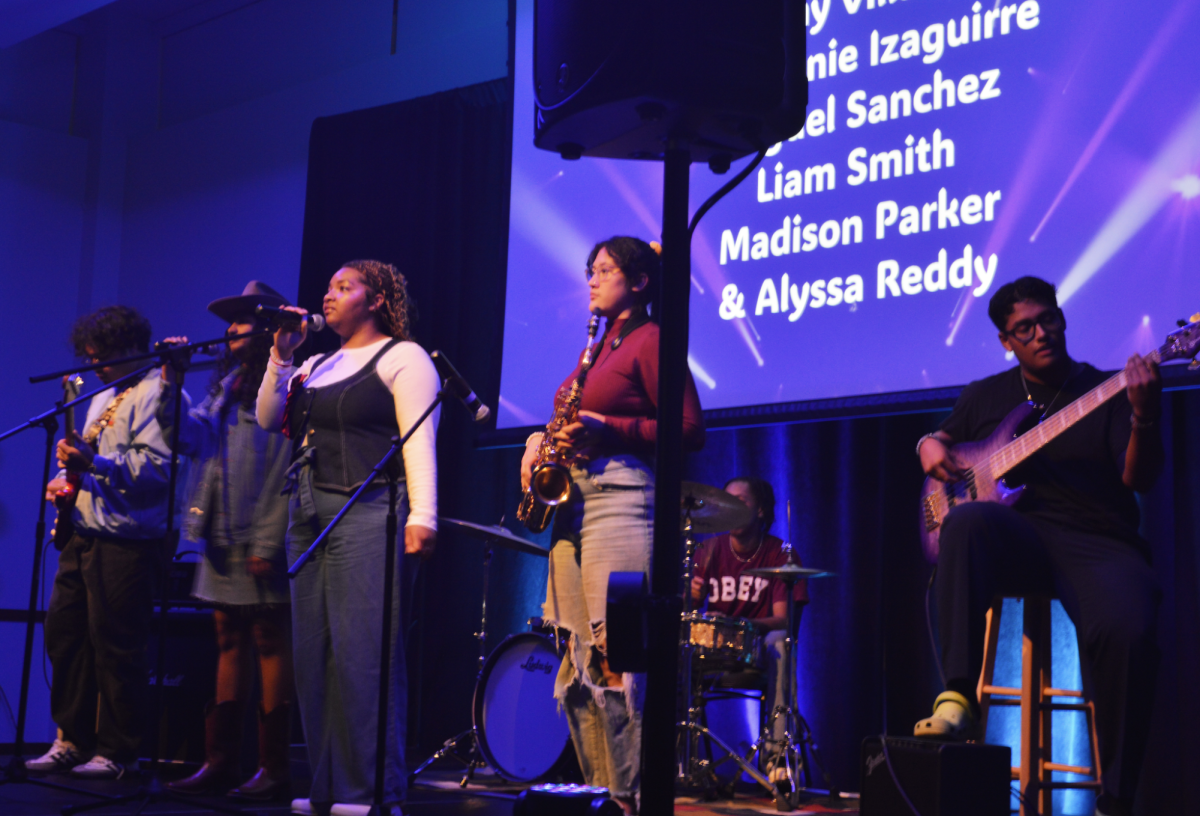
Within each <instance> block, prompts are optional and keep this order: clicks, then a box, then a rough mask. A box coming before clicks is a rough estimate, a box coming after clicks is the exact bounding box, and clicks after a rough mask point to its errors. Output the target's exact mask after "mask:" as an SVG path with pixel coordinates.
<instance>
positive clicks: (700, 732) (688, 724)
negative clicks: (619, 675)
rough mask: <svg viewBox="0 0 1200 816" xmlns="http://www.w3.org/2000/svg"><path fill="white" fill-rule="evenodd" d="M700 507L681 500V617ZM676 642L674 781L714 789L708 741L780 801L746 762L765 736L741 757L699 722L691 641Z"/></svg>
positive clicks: (688, 604)
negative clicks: (679, 702)
mask: <svg viewBox="0 0 1200 816" xmlns="http://www.w3.org/2000/svg"><path fill="white" fill-rule="evenodd" d="M702 507H704V499H701V498H696V497H694V496H684V497H683V508H684V517H683V535H684V558H683V575H684V592H683V615H684V617H685V618H686V616H687V615H689V614H690V613H691V611H692V578H693V575H694V573H695V567H696V538H695V536H694V535H693V532H692V511H693V510H699V509H700V508H702ZM680 640H681V641H682V642H681V645H680V655H679V660H680V665H681V666H682V669H683V678H682V681H681V683H680V685H681V686H682V687H683V694H684V712H683V713H684V719H683V721H682V722H680V723H678V724H677V728H678V729H679V742H680V750H679V772H678V775H677V778H678V781H679V782H680V783H681V784H682V785H683V786H684V787H687V788H695V789H700V790H702V791H704V792H705V793H706V794H707V793H710V792H711V791H713V790H714V789H715V788H716V787H717V785H716V782H717V780H716V775H715V773H714V771H713V769H714V768H715V767H716V766H717V765H719V764H721V763H720V762H713V761H711V760H707V759H701V758H700V756H699V754H700V741H701V740H702V739H705V740H708V741H710V743H711V742H715V743H716V744H717V746H718V747H719V748H720V749H721V750H722V751H724V752H725V753H726V754H727V755H728V756H727V757H726V758H728V759H732V760H733V761H734V762H736V763H737V765H738V767H740V768H741V769H742V770H743V771H744V772H746V773H747V774H749V775H750V776H751V777H752V778H753V779H754V780H755V781H756V782H758V783H759V784H760V785H762V786H763V787H764V788H766V789H767V791H768V792H769V793H770V794H771V795H772V796H773V797H774V798H775V801H776V802H777V803H778V802H781V801H783V795H782V794H781V793H780V792H779V789H778V788H776V787H775V785H774V784H772V783H771V781H770V780H769V779H768V778H767V777H766V776H765V775H764V774H763V773H762V771H760V770H759V769H758V768H756V767H755V766H754V765H753V764H751V762H750V759H751V758H752V757H753V756H754V752H755V751H757V750H758V748H759V744H760V743H761V742H762V741H763V739H764V738H765V735H766V733H767V732H766V731H765V730H764V732H763V736H760V738H759V743H756V744H755V745H754V747H753V748H752V749H751V752H750V754H749V755H748V756H746V757H744V758H743V757H742V755H741V754H739V753H738V752H737V751H735V750H733V749H732V748H730V747H729V745H728V744H726V742H725V741H724V740H723V739H721V738H720V737H718V736H717V735H716V734H714V733H713V732H712V731H711V730H709V728H708V726H707V724H705V723H702V722H701V721H700V707H699V706H698V705H697V704H696V698H697V696H698V695H697V689H696V683H695V680H694V678H693V676H692V659H693V654H692V644H691V638H690V637H689V638H681V639H680ZM710 753H711V752H710ZM724 760H725V758H722V760H721V762H724ZM786 809H787V810H791V809H792V808H791V807H788V808H786Z"/></svg>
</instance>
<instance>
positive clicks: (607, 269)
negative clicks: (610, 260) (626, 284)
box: [584, 266, 621, 281]
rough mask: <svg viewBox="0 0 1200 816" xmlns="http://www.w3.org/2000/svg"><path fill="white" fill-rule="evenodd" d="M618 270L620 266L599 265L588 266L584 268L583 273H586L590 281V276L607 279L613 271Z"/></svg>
mask: <svg viewBox="0 0 1200 816" xmlns="http://www.w3.org/2000/svg"><path fill="white" fill-rule="evenodd" d="M620 271H621V267H619V266H601V267H596V266H589V267H588V268H587V269H586V270H585V272H584V274H585V275H587V279H588V280H589V281H591V279H592V278H596V279H597V280H607V279H609V278H611V277H612V276H613V275H614V274H615V273H617V272H620Z"/></svg>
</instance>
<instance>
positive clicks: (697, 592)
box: [692, 476, 808, 782]
mask: <svg viewBox="0 0 1200 816" xmlns="http://www.w3.org/2000/svg"><path fill="white" fill-rule="evenodd" d="M725 491H726V492H727V493H729V494H730V495H732V496H735V497H737V498H738V499H740V500H741V501H742V502H743V503H744V504H745V505H746V506H747V507H749V508H750V511H751V513H753V517H752V520H751V521H750V523H749V524H747V525H746V526H745V527H739V528H738V529H736V530H730V531H729V532H728V533H722V534H721V535H719V536H715V537H714V538H710V539H708V540H707V541H705V542H704V543H702V544H701V545H700V546H699V547H698V548H697V551H696V573H695V577H693V578H692V600H693V602H697V603H698V602H700V601H702V600H703V601H705V603H706V605H707V607H706V611H707V612H709V613H710V614H712V613H715V614H719V615H728V616H730V617H735V618H742V619H745V620H748V621H750V622H751V623H753V624H754V625H755V626H756V627H757V628H758V629H759V631H761V632H764V633H765V637H764V638H763V654H762V655H760V657H759V661H760V666H761V668H762V670H763V672H764V673H765V674H766V675H767V698H768V699H769V700H771V701H772V704H771V711H774V710H775V708H776V707H778V706H781V705H783V688H784V683H783V672H784V671H785V668H784V666H785V663H784V659H783V641H784V638H785V637H786V634H787V632H786V629H787V604H788V597H787V594H788V593H787V586H786V585H784V584H783V582H781V581H779V580H778V579H774V578H758V577H755V576H753V575H746V574H745V572H746V570H750V569H755V568H758V567H777V566H781V565H783V564H785V563H787V553H786V552H785V551H784V549H783V542H782V541H781V540H780V539H778V538H776V537H775V536H773V535H770V530H771V525H772V524H774V522H775V491H774V490H773V489H772V488H771V485H770V484H768V483H767V482H766V481H764V480H762V479H758V478H755V477H753V476H738V477H736V478H734V479H730V480H729V481H728V482H726V483H725ZM795 560H796V563H797V564H799V563H800V559H799V557H795ZM792 597H793V599H794V600H795V601H796V603H797V604H798V607H797V609H796V611H795V620H796V623H797V625H798V624H799V623H800V613H801V611H802V610H803V608H804V605H805V604H807V603H808V584H807V582H806V581H800V582H799V583H797V584H796V587H795V589H794V590H793V596H792ZM768 713H769V712H768ZM784 727H785V722H784V718H782V717H777V718H776V719H775V724H774V727H773V733H772V734H771V741H770V742H769V743H768V745H767V749H766V751H765V754H766V759H767V763H766V765H767V767H771V765H773V763H772V762H771V761H770V760H771V759H772V758H773V755H774V754H775V753H776V752H777V751H778V748H777V746H778V745H779V744H780V742H781V741H782V739H783V732H784ZM778 770H780V771H783V772H784V773H786V768H783V766H780V767H779V768H778ZM771 781H773V782H774V781H776V780H775V779H772V780H771Z"/></svg>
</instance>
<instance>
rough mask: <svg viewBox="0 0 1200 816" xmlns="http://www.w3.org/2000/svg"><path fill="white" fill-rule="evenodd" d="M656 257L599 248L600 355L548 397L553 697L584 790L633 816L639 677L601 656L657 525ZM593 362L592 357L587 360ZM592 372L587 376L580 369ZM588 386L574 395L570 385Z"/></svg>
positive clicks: (525, 474) (530, 459) (645, 251)
mask: <svg viewBox="0 0 1200 816" xmlns="http://www.w3.org/2000/svg"><path fill="white" fill-rule="evenodd" d="M659 251H660V250H658V249H656V248H655V247H652V246H651V245H650V244H647V243H646V242H645V241H641V240H639V239H637V238H630V237H624V236H619V237H614V238H610V239H608V240H607V241H601V242H600V243H598V244H596V245H595V246H594V247H593V248H592V251H591V253H590V254H589V255H588V259H587V266H586V267H585V274H586V276H587V282H588V297H589V308H590V311H591V312H592V314H593V315H597V316H599V317H602V318H604V320H605V326H604V333H603V335H602V336H601V338H600V340H599V342H598V344H597V346H596V347H595V348H594V349H592V348H591V347H590V346H589V349H587V350H586V351H585V353H584V354H583V355H581V356H580V363H579V365H577V366H576V368H575V370H574V371H572V372H571V374H570V375H569V376H568V377H567V378H566V380H565V381H564V382H563V384H562V386H561V387H560V388H559V390H558V392H557V394H556V397H555V417H556V418H559V417H561V416H563V414H562V413H560V412H561V411H562V409H563V408H564V402H565V401H566V400H567V399H568V398H569V397H571V395H572V392H574V397H571V398H572V399H573V400H574V403H573V404H572V405H568V406H565V407H566V408H567V409H568V410H567V412H566V415H567V419H568V420H569V421H567V422H565V423H564V424H561V427H558V424H559V423H556V422H553V421H552V423H551V430H554V429H555V428H557V430H554V432H553V434H552V441H553V443H554V446H555V448H556V450H557V454H558V459H559V461H560V462H562V464H564V465H566V466H569V472H570V480H571V484H570V495H569V497H568V498H567V500H566V501H565V502H563V503H562V504H561V505H559V506H558V510H557V513H556V514H555V518H554V528H553V537H552V540H553V545H552V547H551V552H550V576H549V580H548V582H547V590H546V604H545V606H544V608H543V615H544V617H545V619H546V621H547V622H549V623H552V624H554V625H555V626H558V627H559V628H562V629H566V630H568V631H569V632H570V646H569V648H568V650H567V655H566V657H564V659H563V663H562V666H561V667H560V669H559V673H558V679H557V682H556V684H555V696H556V697H557V698H558V700H559V701H560V702H561V703H562V704H563V707H564V710H565V711H566V713H567V721H568V724H569V726H570V730H571V739H572V741H573V742H574V744H575V751H576V753H577V754H578V756H579V763H580V766H581V767H582V769H583V773H584V777H585V779H586V780H587V783H588V784H589V785H595V786H599V787H605V788H608V789H609V793H610V795H611V796H612V798H613V799H615V800H616V801H617V802H618V803H619V804H620V805H621V806H622V808H624V810H625V811H626V813H636V811H637V801H638V788H639V781H640V764H641V722H642V701H643V699H644V693H645V676H644V675H635V674H624V675H620V674H616V673H614V672H613V671H612V670H611V669H610V668H609V666H608V660H607V657H606V645H607V644H606V633H605V604H606V595H607V589H608V576H609V573H610V572H613V571H614V570H616V571H639V570H640V571H643V572H645V571H647V570H648V568H649V564H650V546H651V540H652V537H653V518H654V473H653V461H654V445H655V441H656V436H657V402H658V338H659V329H658V325H657V323H655V322H654V319H653V318H652V317H651V315H650V312H649V305H650V304H651V303H653V302H654V299H655V294H656V293H657V290H658V285H659V281H660V278H661V275H662V264H661V262H660V260H659V255H658V253H659ZM588 352H590V354H589V353H588ZM588 363H590V367H587V368H585V366H586V365H587V364H588ZM581 370H583V372H582V373H583V374H585V375H586V382H585V384H584V385H583V386H582V387H573V386H576V380H577V379H579V378H580V377H581ZM542 439H543V434H541V433H538V434H534V435H533V436H532V437H530V439H529V441H528V443H527V445H526V449H525V456H524V457H523V459H522V462H521V483H522V486H523V487H524V488H525V489H526V490H528V489H529V486H530V479H531V475H532V472H533V471H534V470H535V469H536V466H537V465H538V459H539V450H541V449H542V445H541V443H542ZM683 440H684V446H685V448H687V449H689V450H698V449H699V448H700V447H702V446H703V444H704V421H703V418H702V417H701V414H700V400H699V398H698V397H697V395H696V385H695V383H694V382H693V380H692V378H691V375H690V374H689V375H688V378H687V391H686V394H685V398H684V418H683Z"/></svg>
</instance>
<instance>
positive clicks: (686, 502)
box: [676, 482, 836, 811]
mask: <svg viewBox="0 0 1200 816" xmlns="http://www.w3.org/2000/svg"><path fill="white" fill-rule="evenodd" d="M681 504H682V506H681V508H680V511H681V513H682V515H683V518H682V524H683V535H684V543H685V546H684V558H683V586H684V588H685V591H684V593H683V616H682V622H681V624H682V625H681V627H680V639H679V641H680V646H679V648H680V659H679V665H680V673H681V675H682V677H681V678H680V690H681V693H682V695H683V701H682V703H681V706H680V712H681V716H682V719H681V720H680V721H679V723H678V729H679V743H678V750H677V752H676V755H677V758H678V768H679V771H678V775H677V778H676V784H677V786H678V787H679V788H681V789H684V790H691V791H699V792H701V793H702V794H704V795H706V796H712V795H714V794H715V792H716V791H717V790H718V789H719V788H720V787H723V786H724V785H723V783H722V782H721V780H720V778H719V777H718V776H717V774H716V768H717V767H718V766H720V765H721V764H723V763H724V762H726V761H730V760H732V761H733V762H734V763H736V765H737V766H738V767H739V768H740V770H741V771H742V772H744V773H745V774H746V775H748V776H750V777H751V778H752V779H753V780H754V781H755V782H757V783H758V784H759V785H761V786H762V787H763V788H765V789H766V791H767V792H768V793H769V794H771V796H772V797H773V798H774V799H775V804H776V807H777V808H778V809H779V810H781V811H788V810H794V809H795V807H796V805H797V803H798V801H799V795H800V793H801V792H802V791H803V790H804V788H803V787H802V786H801V785H800V772H801V770H802V757H803V751H802V743H803V744H806V745H807V746H808V748H809V750H810V751H811V752H812V754H813V755H814V757H815V756H817V746H816V743H815V741H814V740H813V738H812V731H811V729H809V728H808V724H807V723H806V722H805V720H804V717H803V716H802V715H801V713H800V710H799V707H798V706H797V704H796V650H795V634H796V627H795V604H794V603H793V602H792V601H791V600H790V599H791V598H792V596H793V588H794V587H795V585H796V584H797V583H799V582H800V581H802V580H804V579H807V578H824V577H829V576H832V575H833V573H830V572H826V571H824V570H818V569H806V568H804V567H801V566H800V565H799V564H798V563H796V560H795V554H794V553H793V551H792V547H791V545H790V544H787V543H785V544H784V550H785V551H786V553H787V561H786V563H784V564H781V565H779V566H771V567H757V568H751V569H747V570H745V572H744V573H743V574H745V575H750V576H754V577H756V578H766V579H774V580H778V581H781V582H783V583H784V584H785V585H786V586H787V597H788V598H789V602H788V604H787V629H786V634H785V636H784V639H783V662H784V667H785V670H784V688H783V694H782V704H780V705H778V706H774V707H773V709H772V711H771V712H770V714H769V715H768V716H765V717H760V719H761V729H760V731H759V736H758V740H757V741H756V742H755V743H754V744H753V745H751V746H750V749H749V750H748V751H747V752H746V753H745V754H744V755H743V754H739V753H738V752H737V751H735V750H734V749H733V748H731V747H730V746H729V745H728V744H727V743H726V742H725V740H723V739H722V738H721V737H720V736H718V735H717V734H715V733H713V731H712V730H711V729H710V728H709V727H708V725H707V723H706V719H705V716H704V706H705V697H704V678H705V677H712V676H713V675H714V673H717V672H746V671H755V670H757V668H758V666H759V663H760V655H761V654H762V650H763V638H762V637H761V635H760V634H759V631H758V628H757V626H756V625H755V624H754V623H752V622H751V621H748V620H744V619H741V618H733V617H728V616H724V615H718V614H714V613H701V612H696V611H693V609H692V594H691V592H690V591H689V589H690V587H691V585H692V576H693V575H694V574H695V566H696V539H695V535H696V534H697V533H721V532H726V531H729V530H737V529H740V528H742V527H745V526H746V525H747V524H749V523H750V522H751V521H752V520H753V516H752V515H751V513H750V510H749V508H748V507H746V505H744V504H743V503H742V502H741V500H740V499H738V498H737V497H735V496H731V495H730V494H729V493H726V492H725V491H724V490H720V489H718V488H715V487H709V486H708V485H703V484H698V483H695V482H684V483H683V490H682V503H681ZM788 526H789V527H790V526H791V507H790V504H789V507H788ZM779 721H782V723H783V734H782V738H781V739H780V740H778V742H777V743H776V744H774V745H773V746H771V751H770V756H767V751H766V750H765V749H767V746H768V744H769V743H770V741H771V737H772V735H773V734H774V732H775V724H776V723H777V722H779ZM714 744H715V745H716V746H718V748H719V749H720V750H721V751H723V752H724V755H723V756H720V757H716V758H714V757H713V755H712V746H713V745H714ZM702 746H703V748H704V749H705V750H702ZM825 780H826V784H827V785H828V786H829V789H830V790H829V793H830V796H831V797H834V796H836V793H835V791H834V789H833V785H832V783H831V782H830V781H829V776H828V773H826V774H825ZM784 782H786V783H787V784H786V787H782V785H783V783H784Z"/></svg>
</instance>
